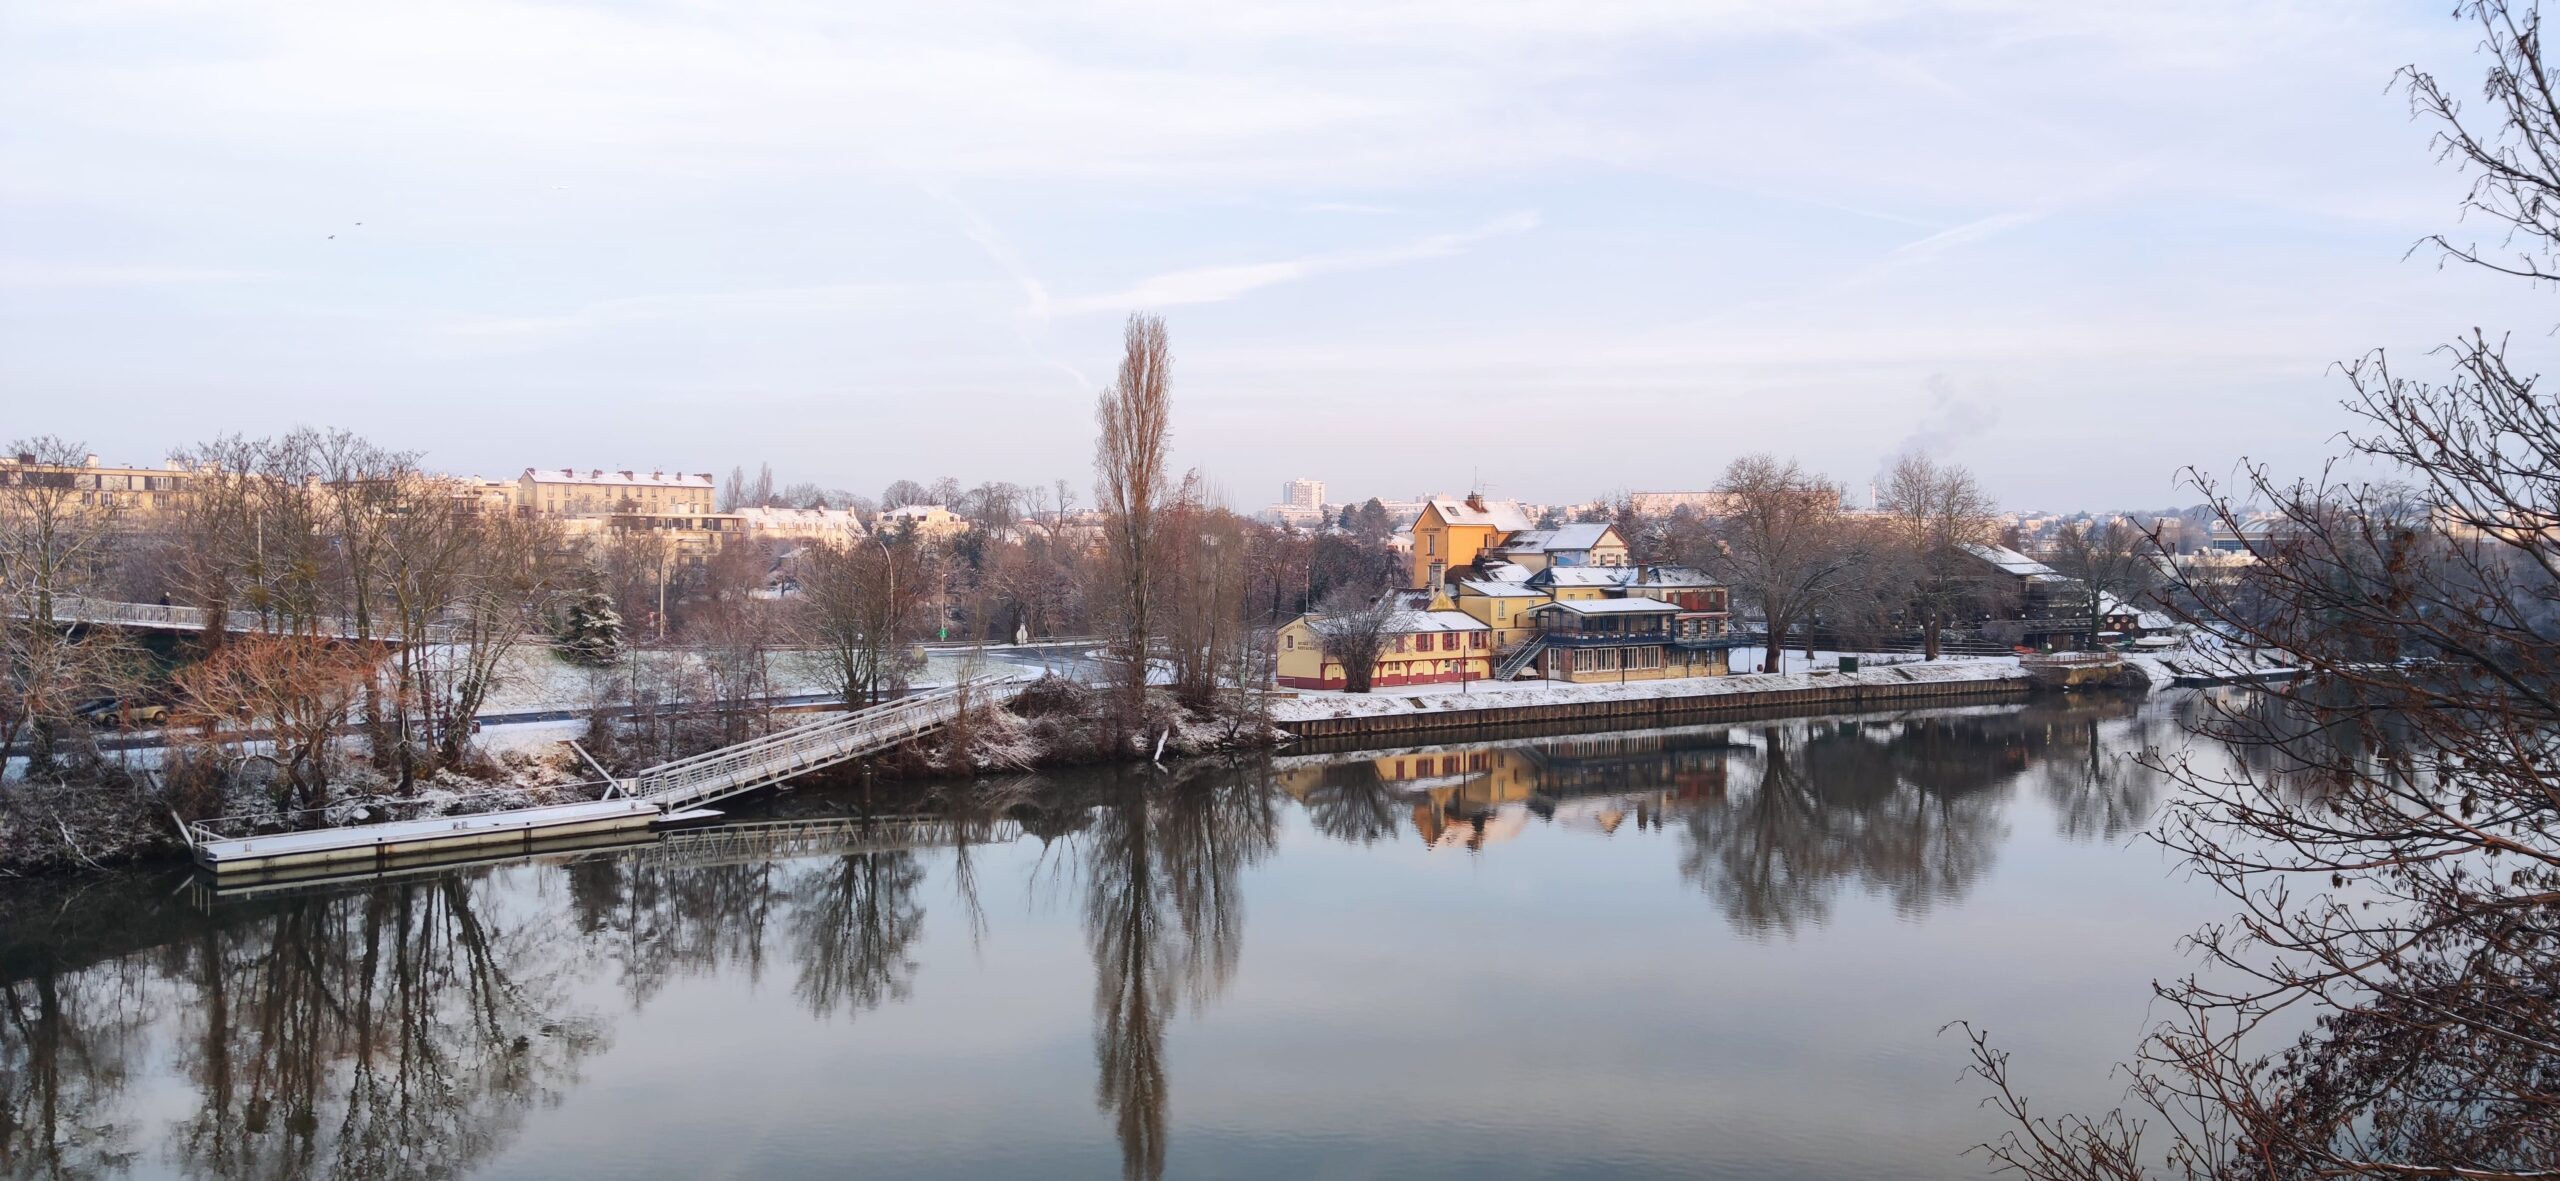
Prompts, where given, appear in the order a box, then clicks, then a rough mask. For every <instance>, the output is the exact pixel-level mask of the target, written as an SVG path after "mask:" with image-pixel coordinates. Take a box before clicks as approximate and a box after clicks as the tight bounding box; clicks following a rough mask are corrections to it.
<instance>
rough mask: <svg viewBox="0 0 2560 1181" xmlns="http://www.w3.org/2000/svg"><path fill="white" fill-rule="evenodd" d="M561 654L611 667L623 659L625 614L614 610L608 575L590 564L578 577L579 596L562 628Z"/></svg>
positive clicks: (571, 603)
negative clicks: (608, 589) (623, 622)
mask: <svg viewBox="0 0 2560 1181" xmlns="http://www.w3.org/2000/svg"><path fill="white" fill-rule="evenodd" d="M560 654H561V655H563V656H566V657H568V658H569V660H570V662H571V663H573V664H582V665H585V666H587V667H588V668H610V667H612V666H613V665H616V664H620V663H621V662H622V613H621V612H619V611H616V610H614V609H613V596H612V595H609V594H606V593H605V589H604V575H602V574H600V573H598V572H597V571H596V570H595V569H594V568H592V567H590V568H588V569H587V570H585V571H584V572H582V573H581V574H580V575H579V576H578V591H577V595H576V597H574V598H572V599H571V600H570V601H569V612H568V619H567V620H566V622H565V623H564V624H563V626H562V627H561V629H560Z"/></svg>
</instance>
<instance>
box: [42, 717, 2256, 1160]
mask: <svg viewBox="0 0 2560 1181" xmlns="http://www.w3.org/2000/svg"><path fill="white" fill-rule="evenodd" d="M2194 705H2195V702H2194V701H2193V700H2192V699H2189V698H2183V697H2180V696H2176V695H2173V696H2170V697H2167V698H2160V699H2154V700H2151V701H2147V702H2139V703H2137V702H2131V701H2123V700H2104V701H2096V702H2088V703H2079V704H2073V705H2068V706H2066V705H2061V704H2036V705H2031V706H2025V707H1983V708H1973V709H1952V710H1939V711H1923V712H1918V713H1902V714H1890V715H1888V714H1876V715H1862V716H1857V717H1842V718H1811V719H1793V720H1786V721H1775V722H1763V723H1748V724H1737V725H1720V726H1707V727H1693V728H1683V729H1675V730H1660V731H1643V732H1633V733H1619V734H1606V735H1578V736H1563V737H1544V738H1501V739H1490V740H1486V741H1481V742H1469V743H1452V744H1446V745H1440V746H1433V747H1428V748H1414V749H1408V750H1401V751H1387V752H1363V753H1352V754H1335V755H1292V756H1287V757H1282V758H1278V759H1275V760H1268V761H1252V762H1245V763H1237V764H1220V765H1186V766H1182V767H1177V768H1174V769H1172V770H1170V771H1162V772H1159V771H1152V770H1140V771H1128V772H1121V771H1114V772H1107V773H1091V774H1072V775H1053V776H1040V777H1036V778H1028V777H1027V778H1024V779H1021V780H1018V781H1010V782H993V783H982V784H975V785H968V786H946V787H942V788H938V789H920V788H914V787H899V788H892V787H890V786H887V785H882V786H879V787H876V788H874V789H871V790H869V791H867V792H866V791H865V790H864V789H863V788H861V787H860V786H859V785H852V784H847V785H837V786H826V787H812V788H808V789H804V790H801V791H797V792H792V793H788V794H786V795H784V796H782V797H780V798H778V799H777V800H775V801H774V802H773V803H771V804H770V805H768V806H767V807H766V808H765V809H763V810H762V812H761V815H762V817H763V818H765V819H768V820H772V821H776V822H777V823H775V824H772V825H770V826H767V827H766V828H763V829H759V830H757V831H756V832H755V833H754V834H753V835H752V836H740V835H738V834H736V833H723V832H708V833H694V834H685V835H682V836H678V837H674V838H671V839H669V840H667V841H665V842H663V843H660V844H657V845H653V846H649V847H645V848H637V849H629V850H624V851H617V852H594V853H587V854H582V855H578V856H576V857H553V858H549V859H543V860H537V861H532V862H523V863H516V864H508V865H501V866H495V867H482V868H473V869H466V870H454V871H445V872H440V873H433V874H425V875H420V876H414V877H409V878H406V879H402V880H398V881H393V882H377V883H369V884H363V885H355V886H342V887H335V888H306V889H302V890H298V891H287V892H279V893H273V894H266V895H255V896H249V897H240V898H220V899H215V898H208V897H204V896H203V895H202V892H201V891H197V890H194V889H191V888H189V887H187V886H184V885H182V884H181V882H180V880H179V879H177V878H174V877H151V878H138V877H116V878H98V879H93V880H87V881H78V882H62V883H46V884H39V885H23V884H22V885H5V886H0V896H5V898H0V906H5V914H6V916H7V920H6V922H7V926H6V930H5V931H0V981H5V984H0V1009H4V1011H0V1176H7V1177H19V1176H25V1177H56V1176H60V1177H91V1176H132V1177H171V1176H186V1177H216V1178H253V1177H254V1178H299V1177H323V1176H325V1177H339V1178H408V1177H417V1178H427V1177H475V1178H481V1177H486V1178H555V1177H612V1178H639V1177H682V1178H696V1177H756V1178H771V1177H782V1178H797V1177H838V1176H848V1175H850V1176H863V1177H898V1178H907V1177H913V1178H956V1177H970V1178H975V1177H1043V1178H1046V1177H1102V1178H1108V1177H1115V1176H1128V1177H1156V1176H1167V1177H1253V1178H1301V1177H1355V1178H1365V1177H1433V1176H1446V1177H1459V1176H1463V1177H1593V1178H1630V1177H1698V1176H1714V1177H1744V1178H1876V1177H1924V1178H1926V1177H1972V1176H1980V1175H1982V1174H1983V1173H1984V1171H1985V1166H1984V1164H1983V1162H1982V1161H1981V1159H1980V1158H1979V1157H1967V1156H1965V1155H1964V1151H1965V1149H1966V1148H1967V1147H1968V1146H1969V1145H1971V1144H1973V1143H1975V1142H1977V1141H1979V1140H1981V1139H1983V1138H1984V1137H1985V1136H1987V1135H1989V1134H1991V1133H1993V1132H1995V1131H1996V1130H1997V1128H1996V1126H1995V1125H1994V1124H1993V1123H1992V1122H1991V1118H1990V1116H1989V1115H1988V1114H1987V1113H1985V1112H1984V1111H1982V1110H1981V1109H1980V1108H1979V1106H1978V1105H1979V1102H1980V1100H1981V1097H1982V1088H1981V1086H1980V1084H1979V1083H1978V1082H1977V1081H1976V1080H1972V1079H1969V1078H1967V1077H1965V1076H1964V1075H1963V1073H1962V1072H1963V1067H1964V1063H1965V1055H1964V1053H1963V1043H1962V1041H1961V1039H1960V1038H1959V1037H1958V1036H1957V1035H1956V1034H1954V1033H1943V1034H1942V1033H1941V1032H1940V1030H1941V1027H1942V1026H1945V1025H1946V1024H1947V1023H1949V1022H1951V1021H1957V1020H1972V1021H1976V1022H1979V1023H1983V1024H1987V1025H1988V1026H1990V1027H1991V1028H1992V1029H1993V1030H1994V1032H1995V1033H1996V1035H1997V1036H1998V1038H1999V1040H2000V1041H2001V1042H2002V1043H2003V1044H2004V1045H2006V1046H2008V1047H2010V1048H2011V1049H2013V1050H2015V1051H2016V1053H2017V1064H2018V1066H2019V1071H2020V1074H2021V1075H2022V1077H2023V1079H2024V1080H2025V1082H2026V1084H2027V1086H2028V1087H2029V1089H2030V1090H2031V1091H2032V1093H2033V1095H2034V1096H2035V1098H2036V1100H2037V1101H2038V1103H2039V1105H2040V1106H2047V1107H2051V1108H2056V1109H2058V1108H2061V1107H2067V1106H2083V1107H2085V1106H2089V1105H2100V1106H2104V1105H2110V1104H2112V1103H2113V1102H2114V1101H2115V1099H2116V1098H2117V1097H2118V1094H2119V1088H2120V1087H2121V1082H2120V1081H2117V1080H2111V1079H2109V1078H2108V1076H2107V1068H2108V1066H2109V1065H2110V1064H2111V1063H2113V1062H2115V1061H2117V1060H2120V1059H2121V1058H2123V1057H2124V1056H2126V1055H2127V1054H2128V1053H2129V1052H2131V1051H2132V1049H2133V1048H2134V1047H2135V1044H2136V1042H2137V1040H2138V1039H2139V1038H2140V1036H2141V1034H2142V1031H2143V1029H2144V1027H2145V1023H2146V1014H2147V1013H2148V1012H2149V985H2150V981H2151V980H2153V979H2154V978H2157V977H2163V976H2167V975H2171V974H2174V973H2176V972H2177V971H2179V970H2180V969H2181V967H2182V965H2183V961H2182V960H2181V959H2180V958H2179V954H2178V950H2177V946H2176V941H2177V938H2178V937H2179V936H2180V935H2182V934H2184V933H2186V932H2187V931H2189V930H2190V929H2192V928H2193V927H2194V926H2196V925H2197V924H2198V923H2199V922H2200V921H2202V920H2204V919H2207V918H2211V917H2213V916H2214V915H2215V914H2216V913H2218V912H2219V908H2218V907H2217V906H2216V904H2215V901H2214V899H2212V898H2211V897H2208V896H2207V895H2206V893H2205V892H2204V890H2203V889H2202V888H2201V887H2200V886H2198V885H2196V884H2195V883H2192V882H2188V881H2186V880H2184V879H2183V878H2182V877H2180V876H2179V875H2178V874H2177V873H2176V872H2175V866H2174V865H2173V864H2172V862H2171V861H2170V859H2169V858H2168V857H2167V856H2166V855H2165V854H2163V853H2162V852H2161V851H2160V850H2158V849H2157V848H2156V847H2155V846H2152V845H2149V844H2147V843H2142V842H2139V841H2137V840H2135V839H2134V838H2135V835H2136V834H2137V832H2138V831H2139V829H2140V828H2141V826H2142V825H2143V824H2144V823H2145V822H2146V820H2147V819H2148V818H2149V816H2150V815H2151V813H2152V811H2153V809H2154V808H2155V807H2156V806H2157V805H2158V803H2159V802H2160V800H2161V798H2162V797H2163V795H2164V794H2165V793H2166V792H2167V791H2168V790H2170V789H2169V788H2168V787H2167V786H2166V785H2165V784H2163V783H2162V782H2161V781H2160V780H2159V779H2158V778H2157V777H2155V776H2154V775H2152V774H2150V773H2148V772H2146V771H2144V770H2143V769H2142V768H2140V767H2138V766H2136V765H2135V764H2134V763H2132V762H2131V761H2130V756H2131V755H2132V754H2133V753H2135V752H2137V751H2139V750H2140V749H2141V748H2143V747H2146V746H2172V745H2177V744H2180V743H2181V742H2182V741H2183V738H2182V735H2181V731H2180V729H2179V725H2178V717H2177V715H2178V713H2179V712H2180V711H2181V710H2184V709H2189V708H2193V707H2194ZM853 816H869V817H871V818H872V819H871V820H870V821H869V822H867V823H862V824H854V823H849V822H848V820H847V818H848V817H853ZM781 821H789V822H790V823H787V824H786V823H778V822H781ZM955 841H958V842H962V843H957V844H955V843H954V842H955Z"/></svg>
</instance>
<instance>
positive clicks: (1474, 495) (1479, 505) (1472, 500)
mask: <svg viewBox="0 0 2560 1181" xmlns="http://www.w3.org/2000/svg"><path fill="white" fill-rule="evenodd" d="M1467 507H1468V508H1471V509H1474V510H1476V511H1477V512H1483V511H1484V493H1482V492H1469V493H1467Z"/></svg>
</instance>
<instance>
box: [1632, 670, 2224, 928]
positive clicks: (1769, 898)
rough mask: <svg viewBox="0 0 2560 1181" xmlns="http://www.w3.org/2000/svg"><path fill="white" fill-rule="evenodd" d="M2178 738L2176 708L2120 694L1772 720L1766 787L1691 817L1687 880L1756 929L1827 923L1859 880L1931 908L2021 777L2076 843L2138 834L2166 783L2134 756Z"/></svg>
mask: <svg viewBox="0 0 2560 1181" xmlns="http://www.w3.org/2000/svg"><path fill="white" fill-rule="evenodd" d="M2176 733H2177V722H2176V718H2175V716H2174V714H2173V713H2171V712H2169V711H2166V710H2159V709H2150V710H2146V709H2143V708H2141V706H2140V705H2139V704H2138V703H2137V702H2135V701H2134V700H2131V699H2127V698H2122V697H2113V696H2096V697H2087V698H2073V699H2069V700H2066V701H2048V702H2038V703H2035V704H2032V705H2029V706H2026V707H2023V708H2019V709H2008V710H1965V711H1954V712H1948V713H1943V714H1934V715H1932V714H1922V715H1917V716H1911V717H1904V718H1898V719H1892V720H1881V721H1859V720H1840V719H1812V720H1806V721H1792V722H1778V723H1772V724H1769V725H1766V726H1762V727H1760V728H1759V736H1760V741H1761V747H1762V750H1761V758H1760V760H1759V762H1760V764H1761V765H1760V773H1759V776H1758V779H1757V781H1756V782H1751V783H1748V784H1747V785H1740V786H1737V788H1736V789H1735V790H1734V791H1733V792H1732V793H1730V794H1729V795H1728V796H1727V797H1726V798H1725V799H1723V800H1721V801H1715V802H1708V803H1704V804H1701V805H1700V806H1698V807H1696V808H1694V809H1692V810H1690V811H1689V812H1688V813H1687V816H1686V821H1687V823H1686V825H1685V835H1684V847H1683V850H1682V853H1681V865H1680V868H1681V873H1682V875H1683V876H1685V877H1687V878H1688V879H1689V880H1691V881H1693V882H1696V883H1697V884H1698V885H1699V887H1700V888H1702V889H1704V890H1706V891H1707V892H1708V893H1709V894H1711V895H1713V896H1714V897H1715V898H1716V899H1717V900H1718V902H1719V903H1720V904H1721V905H1722V906H1723V907H1724V910H1725V913H1726V914H1727V916H1728V917H1730V918H1731V919H1732V921H1733V923H1734V925H1735V926H1737V927H1740V928H1741V929H1743V930H1745V931H1750V932H1773V931H1774V932H1783V933H1789V934H1792V933H1794V932H1795V931H1797V930H1799V929H1801V928H1803V927H1804V926H1806V925H1809V924H1818V923H1821V922H1823V921H1825V920H1826V919H1828V917H1829V916H1830V913H1831V906H1832V903H1833V901H1834V899H1835V898H1836V897H1837V896H1838V893H1839V891H1840V890H1841V889H1843V888H1846V887H1849V886H1856V887H1857V888H1859V889H1863V890H1868V891H1872V892H1874V893H1877V894H1880V895H1882V896H1884V897H1886V898H1888V899H1890V900H1891V901H1892V903H1893V905H1894V909H1895V910H1896V911H1897V912H1898V913H1901V914H1903V915H1906V916H1909V915H1918V914H1924V913H1926V912H1927V911H1928V910H1929V909H1930V908H1931V907H1933V906H1935V905H1937V904H1938V903H1940V902H1943V901H1948V900H1951V899H1955V898H1958V897H1961V896H1962V895H1963V894H1964V893H1965V891H1967V890H1969V889H1971V888H1972V885H1973V883H1974V882H1976V881H1978V880H1980V878H1981V877H1982V875H1983V874H1984V873H1985V872H1987V871H1988V870H1989V869H1990V867H1991V862H1992V858H1993V855H1994V853H1995V851H1996V850H1997V848H1998V846H1999V842H2000V840H2001V839H2002V838H2003V837H2004V836H2005V835H2006V829H2005V827H2004V825H2003V824H2002V821H2001V812H2002V809H2003V807H2004V805H2005V803H2006V801H2007V799H2008V798H2009V796H2010V794H2011V791H2012V788H2013V787H2014V786H2015V785H2016V784H2018V783H2019V782H2020V781H2021V780H2022V779H2024V780H2028V781H2031V782H2034V783H2036V784H2037V785H2038V786H2039V788H2040V790H2041V791H2042V792H2043V793H2044V795H2045V796H2046V797H2047V799H2048V800H2049V801H2050V802H2051V803H2052V804H2053V807H2054V811H2055V817H2056V824H2057V826H2058V827H2059V828H2060V830H2061V832H2062V833H2063V835H2065V836H2067V837H2070V838H2073V839H2091V838H2104V839H2110V840H2114V839H2122V838H2124V837H2126V836H2129V835H2131V834H2132V833H2134V832H2136V831H2138V830H2139V829H2140V828H2141V827H2142V826H2143V825H2144V824H2145V823H2147V822H2148V820H2149V819H2150V816H2151V812H2152V809H2153V808H2154V807H2155V806H2156V804H2157V802H2158V799H2159V793H2160V790H2161V784H2162V782H2163V780H2162V777H2161V776H2160V775H2159V774H2158V773H2157V772H2156V771H2154V770H2151V769H2148V768H2146V767H2144V766H2143V765H2142V763H2141V761H2140V760H2139V758H2138V757H2137V756H2138V755H2139V754H2140V753H2141V752H2142V750H2143V749H2144V748H2146V747H2149V746H2156V745H2159V744H2162V743H2164V742H2169V741H2173V740H2174V737H2175V735H2176Z"/></svg>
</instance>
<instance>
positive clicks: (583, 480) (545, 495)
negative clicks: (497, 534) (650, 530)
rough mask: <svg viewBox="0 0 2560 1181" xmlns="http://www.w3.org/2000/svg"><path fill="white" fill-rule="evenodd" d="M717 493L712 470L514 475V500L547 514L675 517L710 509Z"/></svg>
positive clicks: (531, 471) (594, 470)
mask: <svg viewBox="0 0 2560 1181" xmlns="http://www.w3.org/2000/svg"><path fill="white" fill-rule="evenodd" d="M717 496H718V491H717V489H716V488H715V487H714V485H713V482H712V479H711V473H709V472H663V471H650V472H643V471H634V470H631V469H628V468H625V469H621V470H618V471H608V470H606V469H603V468H531V467H529V468H526V469H525V470H524V474H523V475H521V476H518V477H516V497H515V503H516V508H517V509H518V510H519V511H522V512H528V513H534V514H537V515H540V516H545V517H602V516H610V515H612V514H615V513H640V514H645V515H650V516H660V515H667V516H674V515H682V514H686V513H708V512H710V511H711V510H712V508H713V505H714V502H715V500H716V498H717Z"/></svg>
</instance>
